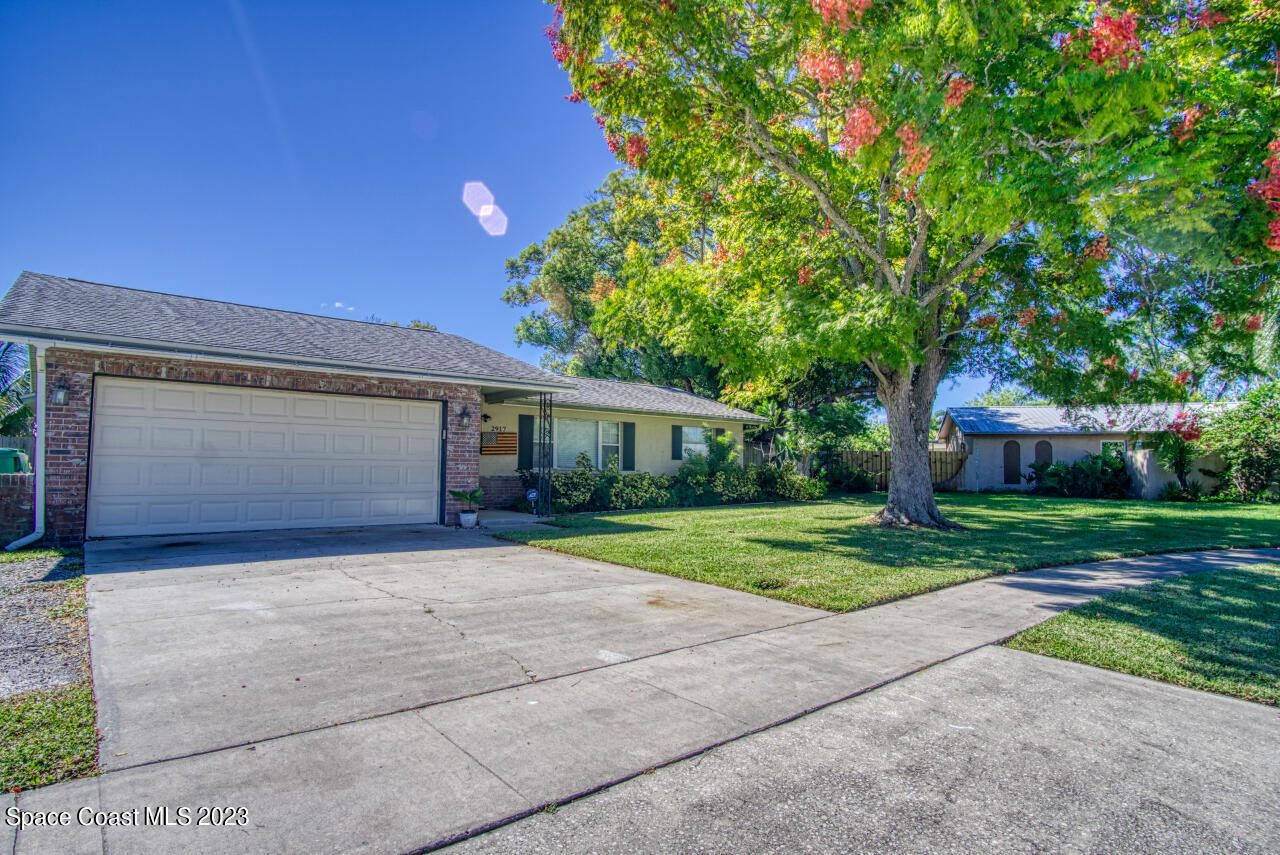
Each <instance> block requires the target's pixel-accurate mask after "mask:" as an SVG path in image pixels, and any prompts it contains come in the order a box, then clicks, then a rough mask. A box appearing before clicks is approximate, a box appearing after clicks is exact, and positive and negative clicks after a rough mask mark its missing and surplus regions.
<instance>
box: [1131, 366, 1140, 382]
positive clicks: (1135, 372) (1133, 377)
mask: <svg viewBox="0 0 1280 855" xmlns="http://www.w3.org/2000/svg"><path fill="white" fill-rule="evenodd" d="M1139 376H1140V372H1139V371H1138V369H1136V368H1135V369H1133V370H1132V371H1130V372H1129V381H1130V382H1132V383H1137V382H1138V377H1139Z"/></svg>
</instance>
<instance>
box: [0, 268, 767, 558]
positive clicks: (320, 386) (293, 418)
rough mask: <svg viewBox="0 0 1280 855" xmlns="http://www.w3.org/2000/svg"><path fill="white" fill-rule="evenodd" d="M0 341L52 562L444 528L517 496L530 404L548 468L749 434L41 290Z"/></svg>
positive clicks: (302, 317) (168, 298)
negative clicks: (25, 348) (543, 437)
mask: <svg viewBox="0 0 1280 855" xmlns="http://www.w3.org/2000/svg"><path fill="white" fill-rule="evenodd" d="M0 339H3V340H7V341H17V342H22V343H26V344H29V345H31V346H32V348H33V350H34V352H35V355H36V359H35V361H34V363H33V366H32V367H33V371H34V372H35V374H36V377H35V378H33V379H35V380H36V385H37V387H38V389H39V390H41V391H39V394H40V395H41V396H42V398H41V399H40V400H38V401H37V405H38V407H40V408H41V409H42V410H43V418H44V420H45V424H46V426H45V428H44V431H43V434H42V437H41V438H43V441H44V443H43V444H44V446H45V447H44V448H43V450H42V449H40V448H39V447H38V448H37V452H36V455H35V457H36V458H37V460H36V461H35V462H36V464H37V470H39V469H40V468H41V467H40V465H39V464H40V460H41V459H42V460H43V463H44V466H43V471H44V475H43V477H44V485H43V486H44V487H45V492H44V501H45V508H46V511H45V519H46V521H47V528H48V531H47V536H46V539H47V540H49V541H52V542H56V543H62V544H68V543H77V542H79V541H81V540H83V539H84V538H85V537H111V536H121V535H137V534H174V533H188V532H213V531H239V530H252V529H270V528H295V527H316V526H345V525H370V524H391V523H446V524H451V523H454V522H456V520H457V510H458V507H459V506H458V503H457V502H456V501H455V500H454V499H453V498H452V497H450V496H449V495H448V491H449V490H470V489H474V488H475V487H476V486H477V485H478V484H484V485H485V486H486V487H487V488H488V489H491V490H493V495H492V498H488V499H487V501H486V503H487V504H491V505H492V504H496V502H495V501H494V500H496V501H497V502H502V501H507V500H509V499H510V498H513V497H514V495H515V494H516V488H515V484H516V483H517V479H516V478H515V471H516V469H517V468H518V467H520V466H522V465H525V464H528V465H533V461H534V460H535V459H536V457H535V456H534V443H535V442H536V438H537V437H538V435H539V432H538V431H537V430H536V416H537V413H538V398H539V396H541V395H550V396H552V398H551V399H552V401H553V402H554V410H553V415H554V422H553V423H554V429H555V444H554V446H553V451H554V458H555V463H556V465H557V466H572V465H573V459H574V458H576V457H577V454H578V452H580V451H585V452H587V453H588V455H589V456H591V458H592V460H593V462H594V463H596V464H597V465H605V464H606V463H607V461H608V459H609V458H610V457H612V456H614V455H616V456H617V457H618V459H619V463H620V465H621V466H622V468H624V469H635V470H643V471H652V472H669V471H673V470H674V469H675V468H676V467H677V466H679V461H680V459H681V458H682V457H683V456H684V455H686V454H688V453H690V452H692V451H695V450H699V449H700V448H702V447H704V445H703V443H705V434H704V429H706V430H710V431H713V432H714V431H724V432H727V433H729V434H730V435H732V436H734V438H735V439H736V440H738V441H740V440H741V434H742V429H743V427H744V426H745V425H747V424H752V423H756V422H759V421H762V420H761V419H760V418H759V417H758V416H755V415H753V414H751V413H746V412H744V411H742V410H736V409H734V408H731V407H727V406H725V405H723V404H720V403H717V402H715V401H708V400H706V399H704V398H699V397H697V396H695V395H689V394H686V393H684V392H680V391H678V390H674V389H667V388H660V387H653V386H646V385H643V384H636V383H614V382H611V381H601V380H579V379H578V378H571V377H562V376H558V375H554V374H549V373H547V372H545V371H542V370H540V369H538V368H535V367H534V366H532V365H529V364H528V363H525V362H522V361H521V360H518V359H514V358H512V357H509V356H506V355H505V354H502V353H498V352H497V351H494V350H491V349H489V348H486V347H483V346H481V345H479V344H476V343H475V342H472V341H469V340H467V339H465V338H461V337H459V336H455V335H450V334H448V333H442V332H436V331H434V330H419V329H411V328H406V327H396V326H390V325H385V324H376V323H367V322H362V321H352V320H346V319H342V318H330V317H323V316H317V315H307V314H301V313H297V312H288V311H279V310H274V309H264V308H258V307H254V306H245V305H240V304H237V303H226V302H220V301H216V300H205V299H198V298H194V297H182V296H177V295H173V294H163V293H158V292H154V291H140V290H136V289H131V288H121V287H118V286H113V285H101V284H98V283H93V282H86V281H82V280H77V279H66V278H62V277H57V276H48V275H44V274H38V273H25V272H24V273H23V274H22V275H21V276H20V277H19V278H18V280H17V281H16V282H15V283H14V285H13V287H12V288H11V289H10V290H9V293H8V294H7V295H6V296H5V297H4V299H3V300H2V301H0ZM561 402H563V403H564V405H565V406H564V408H563V409H562V408H561ZM677 437H678V441H677ZM38 445H39V443H38ZM12 477H13V478H21V476H12ZM37 477H39V476H37ZM5 489H10V487H8V486H6V487H5ZM28 489H29V488H28ZM0 498H3V497H0Z"/></svg>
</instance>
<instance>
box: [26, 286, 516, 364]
mask: <svg viewBox="0 0 1280 855" xmlns="http://www.w3.org/2000/svg"><path fill="white" fill-rule="evenodd" d="M22 272H23V273H25V274H29V275H31V276H44V277H47V278H50V279H62V280H63V281H66V282H81V283H84V284H85V285H95V286H97V287H99V288H116V289H118V290H120V291H133V292H135V293H138V294H156V295H159V296H161V297H177V298H179V299H181V300H199V301H201V302H202V303H215V304H217V305H219V306H239V307H240V308H242V309H260V310H262V311H264V312H285V313H287V314H290V315H301V316H302V317H304V318H321V319H322V320H326V321H342V322H343V323H348V324H368V325H370V326H375V327H392V328H394V329H401V330H413V331H414V332H428V333H437V334H439V335H447V336H452V337H453V338H461V336H458V335H457V334H456V333H449V332H445V331H444V330H439V329H435V330H428V329H423V328H422V327H404V326H400V325H399V324H392V323H384V322H380V321H366V320H364V319H362V318H339V317H334V316H333V315H320V314H316V313H315V312H301V311H298V310H297V309H276V308H272V307H271V306H259V305H257V304H255V303H237V302H234V301H232V300H217V299H214V298H213V297H194V296H192V295H190V294H174V293H172V292H170V291H154V290H152V289H150V288H134V287H132V286H129V285H115V284H112V283H110V282H95V281H94V280H92V279H80V278H79V277H76V276H60V275H58V274H56V273H40V272H39V271H36V270H23V271H22ZM468 341H470V339H468ZM472 343H473V344H480V342H472ZM480 346H481V347H488V345H484V344H480ZM490 349H491V350H492V348H490Z"/></svg>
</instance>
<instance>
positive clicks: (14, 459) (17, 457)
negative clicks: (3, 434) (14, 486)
mask: <svg viewBox="0 0 1280 855" xmlns="http://www.w3.org/2000/svg"><path fill="white" fill-rule="evenodd" d="M30 471H31V461H30V460H28V459H27V453H26V452H25V451H23V450H22V449H20V448H0V473H3V472H30Z"/></svg>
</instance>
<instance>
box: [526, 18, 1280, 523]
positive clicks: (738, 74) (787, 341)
mask: <svg viewBox="0 0 1280 855" xmlns="http://www.w3.org/2000/svg"><path fill="white" fill-rule="evenodd" d="M1276 14H1277V13H1276V12H1275V10H1274V8H1273V7H1271V5H1270V4H1266V3H1260V2H1252V0H1223V2H1220V3H1215V4H1214V5H1213V6H1212V7H1209V6H1206V5H1205V4H1204V3H1199V2H1196V3H1189V2H1186V0H1165V2H1140V3H1135V4H1132V5H1130V6H1125V7H1112V6H1109V5H1095V4H1094V3H1092V2H1078V0H1077V1H1076V2H1067V0H989V2H984V3H967V2H960V0H941V2H939V0H928V2H924V0H900V1H899V2H893V0H776V2H749V1H748V0H715V1H714V2H693V0H614V2H606V0H564V2H563V3H562V4H561V5H559V6H557V8H556V12H555V20H554V22H553V23H552V24H551V26H550V27H549V28H548V36H549V37H550V39H551V42H552V51H553V55H554V56H555V58H556V59H557V60H558V61H559V62H560V63H561V64H562V66H563V67H564V68H565V69H566V70H567V71H568V74H569V76H570V79H571V81H572V84H573V88H574V91H573V94H572V95H571V98H572V99H574V100H581V101H586V102H588V103H589V104H590V105H591V107H593V108H594V110H595V112H596V116H597V120H598V121H599V122H600V124H601V127H602V130H603V132H604V134H605V136H606V140H607V142H608V144H609V146H610V147H611V148H612V149H613V150H614V151H615V152H616V153H617V154H618V156H619V157H620V158H622V159H624V160H626V161H627V162H629V163H630V164H631V165H633V166H635V167H637V168H638V169H640V170H641V171H642V172H643V173H645V174H647V175H649V176H651V177H653V178H655V179H657V180H659V181H662V182H664V183H668V184H670V185H671V186H674V187H676V188H678V190H679V191H680V192H682V193H684V194H685V195H686V197H687V198H689V199H700V200H703V201H704V202H705V204H706V206H707V207H708V208H709V209H710V211H711V216H712V217H713V218H714V223H713V231H714V234H715V238H716V246H715V250H714V252H712V253H709V254H708V255H707V256H706V257H705V258H702V259H698V260H690V259H687V258H685V257H682V256H680V255H677V254H674V253H673V254H671V255H670V256H669V257H665V261H666V263H660V264H655V263H654V262H655V260H664V252H665V250H666V247H664V246H662V245H661V244H659V245H658V246H656V247H655V248H654V249H653V251H652V253H651V254H649V255H648V256H647V257H642V258H640V262H641V263H639V264H638V265H637V268H636V270H635V275H634V276H632V277H630V278H629V285H628V287H627V288H625V289H618V290H617V291H616V292H615V294H614V295H613V296H611V297H610V298H609V299H608V300H607V301H605V303H604V304H603V305H602V306H601V307H599V310H598V315H599V319H598V321H597V328H598V329H600V330H602V331H603V333H604V334H605V335H613V336H618V337H622V338H627V337H631V336H636V335H640V334H644V335H658V336H660V338H661V340H662V341H663V342H664V343H666V344H667V345H669V346H671V347H673V348H674V349H676V350H677V351H679V352H685V353H691V354H697V355H700V356H706V357H710V358H714V359H717V360H719V361H720V362H721V363H722V371H723V372H725V375H726V377H728V378H731V379H733V380H737V381H739V382H741V383H744V384H746V383H754V382H760V381H762V380H767V378H770V377H773V376H777V375H779V374H788V373H795V372H796V371H798V370H804V369H805V368H806V367H807V366H808V365H810V364H812V362H813V361H814V360H815V359H819V358H826V359H834V360H836V361H841V362H848V361H857V362H861V363H862V364H863V365H865V366H866V368H867V370H868V371H870V372H871V373H872V375H873V376H874V377H875V380H876V386H877V390H876V394H877V397H878V399H879V401H880V403H881V404H882V405H883V406H884V408H885V411H886V414H887V418H888V424H889V432H890V438H891V448H892V454H893V458H892V459H893V468H892V473H891V477H890V482H889V496H888V500H887V504H886V506H885V508H884V509H883V511H882V512H881V515H880V519H881V521H882V522H883V523H885V524H917V525H926V526H948V525H950V523H949V522H948V521H947V520H946V519H945V518H944V517H943V516H942V514H941V513H940V512H939V511H938V508H937V506H936V504H935V503H934V500H933V495H932V490H931V485H930V477H929V468H928V454H927V440H928V427H929V418H930V413H931V411H932V406H933V402H934V398H935V396H936V392H937V388H938V383H939V381H940V380H941V379H942V378H943V377H944V376H945V375H946V374H947V373H948V372H949V371H952V370H954V369H955V367H956V366H957V365H958V364H962V363H964V362H965V361H966V360H974V361H980V360H981V359H982V358H984V356H989V354H990V353H992V352H997V351H1000V350H1007V349H1008V348H1009V347H1010V346H1011V339H1010V338H1005V339H998V338H997V337H996V336H995V333H997V332H1002V331H1006V330H1007V331H1008V332H1009V333H1010V335H1017V336H1020V338H1019V340H1018V341H1017V342H1016V344H1017V346H1018V348H1019V349H1020V350H1022V349H1025V347H1024V346H1025V345H1026V344H1027V341H1026V340H1027V338H1028V337H1029V336H1030V335H1032V334H1035V335H1036V336H1038V337H1039V338H1041V339H1055V338H1059V337H1061V336H1063V335H1070V336H1073V337H1075V338H1076V339H1079V340H1081V341H1083V342H1085V343H1086V347H1085V349H1086V350H1087V351H1089V352H1093V351H1098V350H1105V349H1106V348H1107V347H1114V346H1115V339H1116V337H1117V336H1122V335H1126V334H1128V332H1127V330H1126V328H1123V327H1121V326H1120V325H1110V326H1109V325H1108V323H1107V318H1108V317H1109V315H1107V314H1106V313H1105V312H1104V309H1105V308H1106V306H1105V303H1106V301H1107V298H1108V294H1107V284H1106V280H1105V277H1104V276H1101V275H1094V273H1096V267H1097V264H1093V262H1095V261H1096V262H1098V263H1102V261H1103V260H1104V259H1103V258H1102V256H1104V255H1105V247H1106V246H1107V243H1106V236H1107V235H1108V233H1109V229H1110V227H1111V224H1112V223H1113V222H1124V223H1126V224H1134V223H1138V224H1147V223H1152V222H1158V221H1159V220H1160V218H1161V217H1164V218H1166V219H1169V218H1174V219H1176V226H1177V231H1178V232H1180V233H1181V234H1183V235H1188V236H1196V239H1199V240H1204V239H1205V236H1206V235H1209V234H1211V233H1212V232H1213V231H1214V230H1215V229H1216V228H1218V227H1220V225H1221V223H1222V221H1223V220H1224V219H1228V220H1231V221H1232V222H1233V223H1236V224H1237V225H1238V226H1239V231H1240V233H1241V235H1242V239H1241V240H1240V241H1239V243H1240V244H1241V247H1240V248H1239V249H1237V250H1236V252H1238V253H1241V254H1244V255H1245V256H1246V262H1250V263H1251V262H1252V261H1257V260H1259V259H1263V258H1265V257H1266V254H1267V253H1269V252H1271V249H1270V248H1268V247H1267V243H1268V242H1270V244H1271V246H1272V247H1274V246H1280V226H1274V225H1269V224H1268V221H1269V219H1271V216H1272V215H1271V214H1270V213H1269V212H1268V209H1267V207H1268V203H1269V202H1275V203H1280V178H1278V179H1276V180H1275V181H1271V183H1267V181H1268V179H1267V177H1266V172H1265V169H1266V168H1267V167H1264V165H1263V161H1264V160H1265V159H1266V158H1267V157H1268V148H1267V147H1268V144H1269V143H1270V142H1271V140H1272V139H1273V138H1274V137H1275V134H1276V131H1275V123H1276V116H1277V113H1278V110H1277V103H1278V100H1280V99H1277V88H1276V87H1277V81H1276V73H1277V69H1276V66H1275V47H1274V42H1275V41H1276V29H1277V17H1276ZM1273 162H1274V160H1273ZM1259 181H1261V182H1262V184H1261V187H1259V186H1258V185H1257V182H1259ZM1251 185H1253V186H1254V190H1253V193H1252V195H1251V196H1248V197H1247V198H1246V189H1247V187H1249V186H1251ZM667 231H668V232H670V233H671V234H672V241H673V242H678V241H680V240H681V239H682V236H683V234H684V233H685V231H686V228H685V227H684V226H681V225H680V224H679V223H675V224H671V225H670V227H669V228H668V229H667ZM1099 241H1101V243H1099ZM635 255H640V256H644V255H645V254H644V253H635ZM1068 259H1069V261H1068ZM1081 259H1083V260H1084V261H1080V260H1081ZM1078 268H1087V272H1088V273H1089V275H1083V276H1082V275H1077V274H1078ZM1233 281H1234V280H1233ZM1014 305H1017V306H1018V310H1017V311H1016V312H1009V311H1006V308H1007V307H1009V306H1014ZM1113 326H1114V327H1115V328H1112V327H1113ZM1045 355H1046V356H1048V355H1049V354H1045ZM1104 358H1105V357H1104ZM1040 367H1041V368H1046V369H1051V368H1052V367H1053V366H1052V364H1051V363H1045V364H1043V365H1041V366H1040Z"/></svg>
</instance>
